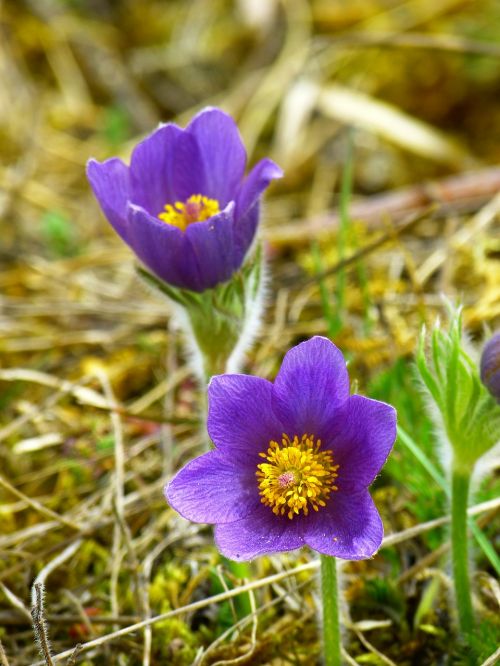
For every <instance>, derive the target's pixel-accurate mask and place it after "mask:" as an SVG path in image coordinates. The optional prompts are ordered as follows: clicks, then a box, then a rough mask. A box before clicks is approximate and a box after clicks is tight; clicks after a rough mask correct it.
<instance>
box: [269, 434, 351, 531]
mask: <svg viewBox="0 0 500 666" xmlns="http://www.w3.org/2000/svg"><path fill="white" fill-rule="evenodd" d="M259 455H260V457H261V458H264V459H265V460H266V462H263V463H261V464H260V465H257V472H256V476H257V479H258V486H259V493H260V496H261V500H260V501H261V502H262V503H263V504H265V505H266V506H269V507H270V508H271V509H272V511H273V513H275V514H276V515H277V516H284V515H287V516H288V518H289V519H290V520H292V519H293V518H294V516H297V515H299V514H300V512H303V513H304V515H306V516H307V514H308V513H309V509H310V508H312V509H313V510H314V511H318V510H319V507H324V506H326V502H327V500H328V499H329V497H330V493H331V492H332V490H333V491H334V490H338V487H337V486H335V485H334V480H335V479H336V478H337V476H338V474H337V470H338V468H339V466H338V465H334V464H333V454H332V452H331V451H329V450H328V449H325V450H323V451H322V450H321V440H319V439H317V440H315V439H314V437H313V436H312V435H302V437H301V439H300V440H299V438H298V436H297V435H295V437H294V438H293V440H291V439H290V437H288V435H283V438H282V440H281V444H278V442H274V441H271V442H270V443H269V448H268V450H267V452H266V453H260V454H259Z"/></svg>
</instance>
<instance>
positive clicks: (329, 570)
mask: <svg viewBox="0 0 500 666" xmlns="http://www.w3.org/2000/svg"><path fill="white" fill-rule="evenodd" d="M321 596H322V599H323V656H324V663H325V666H340V665H341V663H342V662H341V657H340V646H341V643H340V623H339V602H338V589H337V562H336V560H335V558H334V557H330V556H329V555H321Z"/></svg>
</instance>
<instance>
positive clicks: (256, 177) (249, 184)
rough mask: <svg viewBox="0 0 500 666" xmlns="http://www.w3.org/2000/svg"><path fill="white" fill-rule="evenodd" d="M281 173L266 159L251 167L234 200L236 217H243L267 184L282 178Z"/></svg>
mask: <svg viewBox="0 0 500 666" xmlns="http://www.w3.org/2000/svg"><path fill="white" fill-rule="evenodd" d="M282 177H283V171H282V169H280V167H279V166H278V165H277V164H275V163H274V162H273V161H272V160H270V159H269V158H268V157H266V158H265V159H263V160H260V162H257V164H256V165H255V166H254V167H253V169H252V170H251V171H250V173H249V174H248V176H247V177H246V178H245V180H244V181H243V184H242V186H241V189H240V191H239V193H238V197H237V199H236V217H241V216H242V215H245V214H246V213H247V212H248V210H249V209H250V208H252V207H253V205H254V204H255V203H256V201H257V200H258V199H259V197H260V196H261V194H262V193H263V192H264V190H265V189H266V188H267V187H269V183H270V182H271V181H272V180H275V179H276V178H282Z"/></svg>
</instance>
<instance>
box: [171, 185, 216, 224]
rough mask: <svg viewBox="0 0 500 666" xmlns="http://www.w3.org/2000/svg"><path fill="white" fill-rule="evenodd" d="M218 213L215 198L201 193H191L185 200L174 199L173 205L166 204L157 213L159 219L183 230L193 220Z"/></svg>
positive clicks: (206, 217)
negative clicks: (163, 208)
mask: <svg viewBox="0 0 500 666" xmlns="http://www.w3.org/2000/svg"><path fill="white" fill-rule="evenodd" d="M217 213H220V208H219V202H218V201H217V199H209V198H208V197H204V196H203V195H201V194H193V195H192V196H190V197H189V199H187V201H176V202H175V203H174V204H173V205H172V204H166V205H165V210H163V211H162V212H161V213H160V214H159V215H158V217H159V219H160V220H162V221H163V222H166V223H167V224H172V225H173V226H174V227H179V229H182V231H185V229H186V227H187V226H188V225H189V224H192V223H193V222H203V220H208V218H209V217H212V216H213V215H217Z"/></svg>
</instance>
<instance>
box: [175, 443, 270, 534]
mask: <svg viewBox="0 0 500 666" xmlns="http://www.w3.org/2000/svg"><path fill="white" fill-rule="evenodd" d="M164 492H165V497H166V499H167V501H168V502H169V504H170V505H171V506H172V507H173V508H174V509H175V510H176V511H177V512H178V513H180V514H181V516H184V518H187V519H188V520H192V521H193V522H195V523H226V522H231V521H235V520H239V519H241V518H244V517H245V516H248V515H249V514H250V513H252V512H253V511H254V510H255V509H256V508H258V507H259V504H260V502H259V500H260V497H259V494H258V490H257V484H256V481H255V472H254V471H253V470H247V469H245V468H244V467H243V468H241V467H238V466H237V465H235V464H234V462H233V461H232V460H231V459H230V458H229V457H228V456H226V455H224V454H222V453H220V452H219V451H209V452H208V453H205V454H204V455H202V456H200V457H199V458H195V459H194V460H192V461H191V462H190V463H188V464H187V465H186V466H185V467H183V468H182V469H181V470H180V472H178V473H177V474H176V475H175V476H174V478H173V479H172V480H171V481H170V483H169V484H168V485H167V486H166V487H165V491H164Z"/></svg>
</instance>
